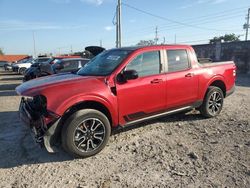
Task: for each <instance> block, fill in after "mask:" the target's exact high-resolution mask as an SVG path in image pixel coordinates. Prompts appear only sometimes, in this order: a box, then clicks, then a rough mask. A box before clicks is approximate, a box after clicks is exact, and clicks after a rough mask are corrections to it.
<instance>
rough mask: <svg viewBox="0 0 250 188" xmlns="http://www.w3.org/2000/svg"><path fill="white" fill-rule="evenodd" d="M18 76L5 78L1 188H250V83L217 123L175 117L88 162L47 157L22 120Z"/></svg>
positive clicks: (139, 130)
mask: <svg viewBox="0 0 250 188" xmlns="http://www.w3.org/2000/svg"><path fill="white" fill-rule="evenodd" d="M21 79H22V77H21V76H18V75H14V74H12V73H8V72H4V71H0V83H1V84H0V187H249V186H250V97H249V96H250V76H249V75H248V76H246V75H240V76H238V80H237V90H236V92H235V93H234V94H233V95H232V96H230V97H229V98H227V99H226V100H225V104H224V109H223V111H222V113H221V115H220V116H218V117H216V118H213V119H204V118H202V117H201V116H200V115H199V113H198V112H196V111H193V112H189V113H186V114H178V115H174V116H169V117H165V118H161V119H157V120H154V121H149V122H147V123H143V124H140V125H138V126H137V127H136V128H134V129H130V130H126V131H123V132H120V133H117V134H115V135H113V136H111V139H110V141H109V143H108V146H107V147H106V148H105V149H104V150H103V151H102V152H101V153H100V154H98V155H96V156H94V157H90V158H87V159H72V158H71V157H70V156H68V155H67V154H66V153H65V152H63V151H60V152H59V153H57V154H48V153H47V152H46V151H45V150H44V149H41V148H39V147H38V145H36V144H35V143H34V142H33V140H32V138H31V136H30V133H29V131H28V130H27V129H26V128H25V127H24V126H23V125H22V123H21V122H20V121H19V118H18V114H17V111H18V105H19V101H20V97H18V96H16V94H15V91H14V88H15V87H16V86H17V85H18V84H20V83H21Z"/></svg>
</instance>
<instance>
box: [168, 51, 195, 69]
mask: <svg viewBox="0 0 250 188" xmlns="http://www.w3.org/2000/svg"><path fill="white" fill-rule="evenodd" d="M167 58H168V72H176V71H183V70H187V69H188V68H189V67H190V65H189V59H188V55H187V51H186V50H182V49H181V50H167Z"/></svg>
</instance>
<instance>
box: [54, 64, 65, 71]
mask: <svg viewBox="0 0 250 188" xmlns="http://www.w3.org/2000/svg"><path fill="white" fill-rule="evenodd" d="M54 68H55V70H62V69H64V66H63V64H62V63H55V64H54Z"/></svg>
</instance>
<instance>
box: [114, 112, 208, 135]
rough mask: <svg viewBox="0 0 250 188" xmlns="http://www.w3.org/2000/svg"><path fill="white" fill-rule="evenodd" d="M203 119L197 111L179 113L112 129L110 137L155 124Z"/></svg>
mask: <svg viewBox="0 0 250 188" xmlns="http://www.w3.org/2000/svg"><path fill="white" fill-rule="evenodd" d="M202 119H204V117H203V116H201V115H200V114H199V112H198V111H186V112H180V113H177V114H172V115H166V116H163V117H161V118H155V119H152V120H147V121H144V122H142V123H138V124H134V125H131V126H125V127H118V128H116V129H113V131H112V135H116V134H120V133H123V132H127V131H130V130H134V129H138V128H141V127H145V126H147V125H151V124H155V123H170V122H171V123H174V122H179V121H197V120H202Z"/></svg>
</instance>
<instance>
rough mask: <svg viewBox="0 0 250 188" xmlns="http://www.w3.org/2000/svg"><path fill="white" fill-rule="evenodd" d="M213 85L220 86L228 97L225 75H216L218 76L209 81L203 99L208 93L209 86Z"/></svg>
mask: <svg viewBox="0 0 250 188" xmlns="http://www.w3.org/2000/svg"><path fill="white" fill-rule="evenodd" d="M211 86H215V87H218V88H220V89H221V90H222V92H223V95H224V97H226V91H227V88H226V83H225V80H224V78H223V76H216V77H213V78H212V79H211V80H210V81H209V82H208V84H207V86H206V89H205V90H204V92H203V95H202V99H204V97H205V96H206V94H207V92H208V88H209V87H211Z"/></svg>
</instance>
